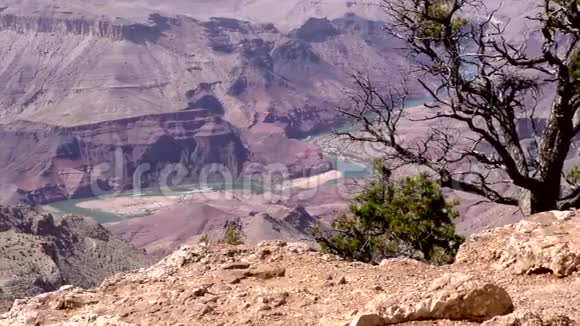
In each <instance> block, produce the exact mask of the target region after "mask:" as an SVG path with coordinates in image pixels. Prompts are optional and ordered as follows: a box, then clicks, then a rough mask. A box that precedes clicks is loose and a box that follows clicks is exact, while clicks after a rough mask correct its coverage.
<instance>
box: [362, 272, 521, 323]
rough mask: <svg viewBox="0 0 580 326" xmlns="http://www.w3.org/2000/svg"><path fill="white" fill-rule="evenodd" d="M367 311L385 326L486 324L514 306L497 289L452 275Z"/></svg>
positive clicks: (380, 301)
mask: <svg viewBox="0 0 580 326" xmlns="http://www.w3.org/2000/svg"><path fill="white" fill-rule="evenodd" d="M366 308H367V310H368V311H369V312H371V313H378V314H379V315H380V316H381V317H382V318H383V319H384V322H385V324H397V323H401V322H407V321H415V320H436V319H451V320H466V321H473V322H482V321H485V320H488V319H491V318H493V317H495V316H501V315H506V314H509V313H511V312H513V311H514V304H513V302H512V299H511V298H510V296H509V294H508V293H507V292H506V291H505V290H504V289H503V288H501V287H499V286H497V285H494V284H489V283H485V282H482V281H479V280H477V279H473V278H471V277H470V276H468V275H465V274H448V275H445V276H443V277H442V278H440V279H437V280H435V281H434V282H433V284H432V285H431V287H430V288H429V289H427V290H425V291H422V292H412V293H409V294H407V295H401V294H394V295H393V294H383V295H380V296H379V297H377V298H376V299H375V300H374V301H371V302H370V303H369V304H368V305H367V307H366ZM361 316H365V315H361ZM368 318H370V317H368Z"/></svg>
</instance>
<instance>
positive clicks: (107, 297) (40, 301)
mask: <svg viewBox="0 0 580 326" xmlns="http://www.w3.org/2000/svg"><path fill="white" fill-rule="evenodd" d="M579 213H580V212H577V211H567V212H546V213H542V214H538V215H534V216H531V217H530V218H528V219H526V220H524V221H522V222H520V223H517V224H514V225H509V226H505V227H502V228H498V229H493V230H489V231H488V232H485V233H482V234H478V235H474V236H472V237H471V238H470V239H469V241H468V242H467V243H466V244H464V245H463V246H462V248H461V250H460V252H459V255H458V257H457V261H456V262H455V263H454V264H452V265H447V266H440V267H437V266H431V265H427V264H424V263H422V262H419V261H414V260H408V259H391V260H385V261H383V262H382V263H381V264H380V265H377V266H372V265H367V264H362V263H353V262H348V261H344V260H342V259H340V258H339V257H335V256H333V255H328V254H324V253H320V252H317V251H314V250H312V249H311V248H310V247H309V246H308V245H307V244H304V243H286V242H283V241H266V242H262V243H259V244H257V245H256V246H245V245H242V246H234V247H232V246H223V245H216V244H208V243H200V244H190V245H186V246H183V247H181V248H180V249H178V250H177V251H176V252H174V253H173V254H171V255H169V256H168V257H166V258H165V259H163V260H162V261H160V262H159V263H157V264H156V265H153V266H152V267H150V268H144V269H140V270H138V271H134V272H130V273H121V274H117V275H115V276H112V277H109V278H107V279H106V280H105V281H104V282H103V283H102V284H101V285H100V286H98V287H96V288H93V289H89V290H83V289H80V288H77V287H73V286H65V287H62V288H61V289H59V290H58V291H56V292H51V293H46V294H42V295H39V296H36V297H33V298H29V299H24V300H17V301H16V302H15V303H14V305H13V306H12V308H11V310H10V311H9V312H7V313H6V314H4V315H2V316H1V317H0V325H7V326H8V325H10V326H16V325H111V326H113V325H119V326H121V325H122V326H130V325H318V326H346V325H350V326H383V325H393V324H400V325H480V324H482V325H486V326H491V325H494V326H500V325H501V326H503V325H511V326H515V325H553V326H556V325H560V326H561V325H577V324H576V322H575V321H574V320H578V319H579V318H580V315H579V310H578V307H580V291H579V290H580V278H579V275H578V267H579V266H580V260H579V259H578V257H580V256H579V255H580V251H579V248H580V243H579V242H578V239H580V234H578V231H579V230H580V218H579V215H578V214H579Z"/></svg>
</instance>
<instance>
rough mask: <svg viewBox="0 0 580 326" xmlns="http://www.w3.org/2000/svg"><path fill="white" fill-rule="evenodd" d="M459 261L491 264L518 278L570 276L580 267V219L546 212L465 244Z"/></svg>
mask: <svg viewBox="0 0 580 326" xmlns="http://www.w3.org/2000/svg"><path fill="white" fill-rule="evenodd" d="M492 239H493V240H492ZM457 261H458V262H460V263H472V262H477V261H490V262H493V263H494V264H495V266H496V267H497V268H498V269H502V270H509V271H511V272H513V273H514V274H518V275H522V274H528V275H529V274H539V273H552V274H554V275H556V276H558V277H566V276H569V275H571V274H572V273H574V272H576V271H577V270H578V268H579V266H580V216H579V215H577V214H576V212H574V211H566V212H559V211H552V212H545V213H540V214H536V215H533V216H530V217H528V218H527V219H526V220H523V221H521V222H519V223H517V224H514V225H510V226H507V227H504V228H499V229H497V230H493V231H490V232H486V233H485V234H483V235H480V236H479V237H477V240H475V241H472V242H470V243H467V244H465V245H464V246H463V247H462V248H461V250H460V252H459V254H458V256H457Z"/></svg>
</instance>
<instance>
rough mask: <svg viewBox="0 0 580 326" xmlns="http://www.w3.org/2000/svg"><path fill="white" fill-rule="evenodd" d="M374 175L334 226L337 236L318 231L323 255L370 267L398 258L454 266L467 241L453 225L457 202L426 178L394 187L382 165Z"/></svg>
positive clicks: (316, 233)
mask: <svg viewBox="0 0 580 326" xmlns="http://www.w3.org/2000/svg"><path fill="white" fill-rule="evenodd" d="M375 174H376V176H375V178H374V179H373V180H372V181H371V182H370V187H369V188H368V189H367V190H366V191H364V192H363V193H361V194H360V195H359V196H357V197H356V199H355V201H354V203H353V204H352V205H351V207H350V211H349V212H348V213H345V214H342V215H340V216H339V217H338V218H336V219H335V220H334V221H333V223H332V227H333V229H334V230H333V231H331V232H329V233H323V232H321V230H320V228H317V229H316V230H314V233H315V237H316V239H317V241H318V242H319V243H320V245H321V247H322V248H323V250H325V251H327V252H330V253H333V254H337V255H339V256H342V257H345V258H347V259H352V260H358V261H363V262H370V263H372V262H374V263H376V262H379V261H380V260H382V259H384V258H391V257H396V256H409V257H413V258H420V259H424V260H425V261H429V262H431V263H435V264H444V263H451V262H452V261H453V258H454V257H455V255H456V254H457V251H458V249H459V246H460V245H461V244H462V243H463V241H464V238H463V237H462V236H460V235H458V234H456V231H455V225H454V224H453V220H454V219H455V218H456V217H457V216H458V213H457V212H456V211H454V210H453V207H454V206H456V205H457V203H456V202H449V201H447V200H446V199H445V198H444V196H443V193H442V191H441V188H440V187H439V185H438V184H437V183H435V182H434V181H432V180H431V179H430V178H429V177H428V176H427V175H424V174H420V175H418V176H416V177H408V178H405V179H402V180H398V181H395V182H390V180H389V179H390V178H389V177H388V171H386V170H385V169H383V168H382V163H381V162H378V163H377V165H376V168H375Z"/></svg>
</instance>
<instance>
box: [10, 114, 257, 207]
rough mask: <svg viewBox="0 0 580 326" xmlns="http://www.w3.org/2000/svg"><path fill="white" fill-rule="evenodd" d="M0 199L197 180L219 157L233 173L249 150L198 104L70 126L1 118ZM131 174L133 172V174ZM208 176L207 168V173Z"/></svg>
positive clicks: (37, 199) (39, 199)
mask: <svg viewBox="0 0 580 326" xmlns="http://www.w3.org/2000/svg"><path fill="white" fill-rule="evenodd" d="M0 137H2V139H3V141H2V143H0V175H1V177H2V179H3V180H2V182H1V183H2V184H3V185H9V186H4V188H5V189H3V191H1V192H0V196H1V197H2V199H4V201H24V202H26V203H30V204H39V203H46V202H51V201H56V200H61V199H68V198H75V197H86V196H93V195H99V194H101V193H99V192H102V193H106V192H109V191H115V190H126V189H132V188H133V187H134V186H135V182H138V183H139V185H140V186H143V187H150V186H154V185H157V184H159V183H160V182H168V183H171V182H174V181H175V180H174V179H180V180H178V181H179V182H186V181H196V180H198V179H199V178H200V174H201V173H202V169H204V168H207V167H208V166H211V164H219V165H220V166H224V167H225V168H226V170H227V171H229V172H230V173H231V175H232V177H233V178H236V177H237V176H238V175H239V173H240V172H241V170H242V167H243V164H244V163H245V162H246V161H247V160H248V157H249V153H248V151H247V149H246V147H245V146H244V144H243V143H242V140H241V139H240V137H239V135H238V134H237V132H236V131H235V129H234V128H233V127H232V126H231V125H230V124H228V123H227V122H225V121H224V120H223V119H221V118H220V117H216V116H212V115H210V114H209V113H208V112H207V111H205V110H189V111H182V112H176V113H165V114H158V115H147V116H142V117H137V118H128V119H122V120H115V121H109V122H103V123H97V124H92V125H84V126H77V127H56V126H50V125H43V124H39V123H32V122H16V123H11V124H8V125H3V126H0ZM135 178H138V180H137V179H135ZM207 178H210V179H211V176H209V177H207Z"/></svg>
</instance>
